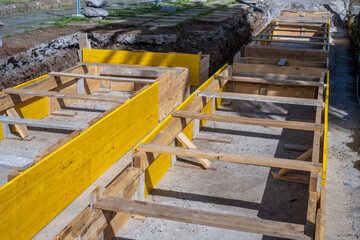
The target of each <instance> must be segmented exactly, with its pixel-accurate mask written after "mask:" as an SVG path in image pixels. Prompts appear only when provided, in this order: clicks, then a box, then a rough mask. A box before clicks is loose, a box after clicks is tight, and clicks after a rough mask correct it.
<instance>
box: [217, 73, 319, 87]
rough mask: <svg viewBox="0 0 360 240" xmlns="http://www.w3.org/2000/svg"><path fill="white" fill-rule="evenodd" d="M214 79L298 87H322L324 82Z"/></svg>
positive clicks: (239, 78) (240, 78) (248, 78)
mask: <svg viewBox="0 0 360 240" xmlns="http://www.w3.org/2000/svg"><path fill="white" fill-rule="evenodd" d="M215 79H216V80H228V81H233V82H246V83H260V84H269V85H286V86H300V87H324V83H321V82H313V81H304V80H281V79H280V80H279V79H271V78H251V77H236V76H235V77H234V76H233V77H222V76H217V77H215Z"/></svg>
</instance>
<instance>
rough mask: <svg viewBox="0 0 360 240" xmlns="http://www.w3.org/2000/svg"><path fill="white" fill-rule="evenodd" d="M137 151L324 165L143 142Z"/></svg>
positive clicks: (281, 165)
mask: <svg viewBox="0 0 360 240" xmlns="http://www.w3.org/2000/svg"><path fill="white" fill-rule="evenodd" d="M136 150H137V151H142V152H152V153H162V154H171V155H178V156H183V157H195V158H206V159H211V160H217V161H224V162H233V163H242V164H250V165H258V166H266V167H277V168H288V169H296V170H301V171H314V172H321V169H322V166H321V164H320V163H313V162H304V161H298V160H290V159H282V158H270V157H257V156H247V155H242V154H237V153H227V152H217V151H212V150H202V149H186V148H182V147H171V146H166V145H159V144H151V143H142V144H140V145H139V146H138V147H137V148H136Z"/></svg>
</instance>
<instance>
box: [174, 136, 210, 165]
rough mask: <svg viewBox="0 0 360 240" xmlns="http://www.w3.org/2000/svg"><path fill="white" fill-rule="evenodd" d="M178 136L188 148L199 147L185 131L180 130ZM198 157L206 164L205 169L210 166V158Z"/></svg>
mask: <svg viewBox="0 0 360 240" xmlns="http://www.w3.org/2000/svg"><path fill="white" fill-rule="evenodd" d="M176 138H177V139H178V140H179V141H180V142H181V143H182V144H183V145H184V146H186V147H187V148H192V149H198V148H197V147H196V146H195V144H194V143H193V142H191V140H190V139H189V138H188V137H187V136H186V135H185V134H184V133H182V132H180V133H179V135H178V136H177V137H176ZM196 159H197V160H198V161H199V162H200V163H201V164H202V165H203V166H204V168H205V169H207V168H209V166H210V161H209V160H208V159H205V158H196Z"/></svg>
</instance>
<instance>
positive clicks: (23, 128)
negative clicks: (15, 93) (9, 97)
mask: <svg viewBox="0 0 360 240" xmlns="http://www.w3.org/2000/svg"><path fill="white" fill-rule="evenodd" d="M6 114H7V115H8V116H9V117H12V118H20V116H19V114H18V113H17V112H16V110H15V109H14V108H13V107H12V108H9V109H8V110H6ZM4 118H6V117H4ZM3 123H5V122H3ZM14 125H15V127H16V130H17V131H18V133H19V135H20V137H21V138H26V137H27V136H29V130H28V129H27V127H26V126H25V125H24V124H14Z"/></svg>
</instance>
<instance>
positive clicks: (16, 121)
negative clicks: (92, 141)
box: [0, 116, 89, 130]
mask: <svg viewBox="0 0 360 240" xmlns="http://www.w3.org/2000/svg"><path fill="white" fill-rule="evenodd" d="M0 123H6V124H12V125H15V126H16V125H25V126H30V127H39V128H53V129H63V130H83V129H86V128H88V127H89V125H88V124H87V123H74V122H59V121H49V120H38V119H29V118H20V117H5V116H0Z"/></svg>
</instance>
